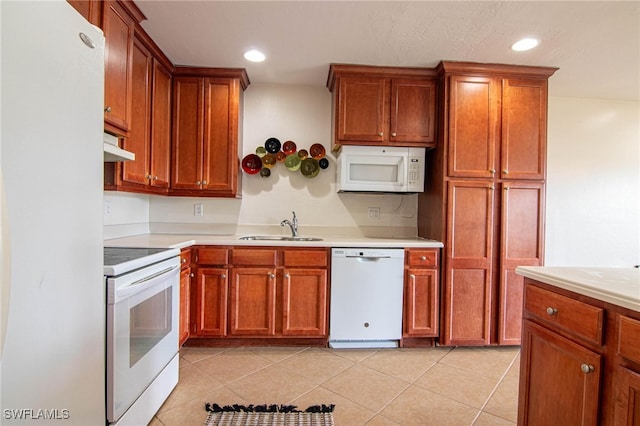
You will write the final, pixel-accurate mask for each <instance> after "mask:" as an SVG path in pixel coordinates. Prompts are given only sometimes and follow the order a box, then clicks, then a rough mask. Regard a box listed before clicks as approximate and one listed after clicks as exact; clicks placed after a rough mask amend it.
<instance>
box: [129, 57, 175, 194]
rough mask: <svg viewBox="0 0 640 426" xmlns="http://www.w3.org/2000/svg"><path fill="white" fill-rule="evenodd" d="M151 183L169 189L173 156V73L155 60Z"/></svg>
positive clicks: (152, 100) (152, 98) (152, 94)
mask: <svg viewBox="0 0 640 426" xmlns="http://www.w3.org/2000/svg"><path fill="white" fill-rule="evenodd" d="M151 105H152V107H151V112H152V117H151V141H150V148H151V158H150V183H151V185H152V186H154V187H157V188H168V187H169V179H170V174H169V171H170V164H171V162H170V156H171V73H170V72H169V71H168V70H167V69H166V68H165V67H164V66H162V64H161V63H160V62H159V61H158V60H156V59H154V60H153V81H152V86H151ZM125 163H126V162H125Z"/></svg>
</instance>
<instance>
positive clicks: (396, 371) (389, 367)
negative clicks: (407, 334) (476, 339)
mask: <svg viewBox="0 0 640 426" xmlns="http://www.w3.org/2000/svg"><path fill="white" fill-rule="evenodd" d="M450 350H451V349H450V348H415V349H414V348H412V349H381V350H380V351H378V352H376V353H375V354H373V355H371V356H370V357H368V358H366V359H365V360H363V361H362V362H361V363H360V364H361V365H364V366H366V367H369V368H372V369H374V370H376V371H380V372H381V373H385V374H388V375H390V376H394V377H397V378H399V379H402V380H405V381H407V382H409V383H413V382H414V381H415V380H416V379H417V378H418V377H420V376H421V375H422V374H424V372H425V371H427V370H428V369H429V368H431V367H432V366H433V365H434V364H435V363H436V362H438V360H440V359H441V358H442V357H444V356H445V355H446V354H447V353H448V352H449V351H450Z"/></svg>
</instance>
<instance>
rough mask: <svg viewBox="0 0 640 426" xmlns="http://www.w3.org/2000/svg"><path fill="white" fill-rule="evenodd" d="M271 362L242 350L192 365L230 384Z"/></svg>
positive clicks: (223, 353)
mask: <svg viewBox="0 0 640 426" xmlns="http://www.w3.org/2000/svg"><path fill="white" fill-rule="evenodd" d="M271 364H272V362H271V361H269V360H267V359H266V358H264V357H261V356H260V355H256V354H255V353H253V352H251V351H246V350H244V349H243V348H238V349H233V350H229V351H225V352H222V353H219V354H217V355H215V356H212V357H208V358H205V359H203V360H201V361H198V362H195V363H193V365H194V366H196V367H198V368H199V369H201V370H202V371H204V372H205V373H207V374H209V375H210V376H211V377H215V378H216V379H217V380H219V381H220V382H222V383H225V384H227V383H230V382H233V381H235V380H238V379H239V378H241V377H245V376H247V375H249V374H251V373H254V372H256V371H258V370H260V369H262V368H265V367H267V366H269V365H271Z"/></svg>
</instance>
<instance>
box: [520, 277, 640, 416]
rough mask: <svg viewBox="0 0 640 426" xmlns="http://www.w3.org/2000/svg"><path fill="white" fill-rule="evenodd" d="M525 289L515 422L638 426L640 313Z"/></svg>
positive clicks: (546, 289)
mask: <svg viewBox="0 0 640 426" xmlns="http://www.w3.org/2000/svg"><path fill="white" fill-rule="evenodd" d="M524 284H525V287H524V321H523V327H522V351H521V361H520V390H519V401H518V425H519V426H524V425H531V426H535V425H552V424H554V425H555V424H557V425H583V426H588V425H593V426H596V425H597V426H600V425H603V426H607V425H615V426H630V425H637V426H640V345H639V344H638V342H640V312H636V311H631V310H629V309H626V308H623V307H620V306H617V305H613V304H610V303H607V302H603V301H600V300H596V299H592V298H589V297H586V296H582V295H579V294H576V293H573V292H569V291H566V290H562V289H557V288H555V287H552V286H549V285H546V284H543V283H539V282H537V281H534V280H531V279H528V278H526V279H525V280H524Z"/></svg>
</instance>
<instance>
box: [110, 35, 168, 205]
mask: <svg viewBox="0 0 640 426" xmlns="http://www.w3.org/2000/svg"><path fill="white" fill-rule="evenodd" d="M170 67H171V63H170V62H169V60H168V59H167V58H166V57H165V56H164V54H163V53H162V52H161V51H160V49H159V48H158V47H157V46H156V45H155V43H154V42H153V41H152V40H151V39H150V38H149V37H148V36H147V35H146V34H145V33H144V32H142V31H138V29H137V28H136V33H135V39H134V45H133V54H132V72H131V75H132V85H133V88H132V92H131V104H132V108H131V128H130V131H129V136H128V137H126V138H124V139H123V142H122V148H124V149H125V150H127V151H130V152H133V153H134V154H135V156H136V158H135V160H133V161H124V162H120V163H105V189H109V190H121V191H129V192H142V193H155V194H166V193H167V191H168V188H169V180H170V154H171V80H172V77H171V72H170V69H171V68H170Z"/></svg>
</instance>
